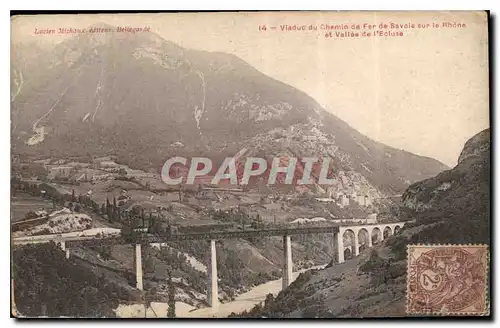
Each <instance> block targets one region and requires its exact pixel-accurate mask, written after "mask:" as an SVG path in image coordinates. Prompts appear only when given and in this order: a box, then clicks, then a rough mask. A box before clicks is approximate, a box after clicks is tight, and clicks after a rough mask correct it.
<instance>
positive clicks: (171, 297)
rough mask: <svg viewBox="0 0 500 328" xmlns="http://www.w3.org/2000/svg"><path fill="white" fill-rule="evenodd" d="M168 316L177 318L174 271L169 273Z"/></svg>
mask: <svg viewBox="0 0 500 328" xmlns="http://www.w3.org/2000/svg"><path fill="white" fill-rule="evenodd" d="M167 318H175V286H174V283H173V282H172V273H171V272H169V273H168V311H167Z"/></svg>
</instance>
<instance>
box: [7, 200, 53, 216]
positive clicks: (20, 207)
mask: <svg viewBox="0 0 500 328" xmlns="http://www.w3.org/2000/svg"><path fill="white" fill-rule="evenodd" d="M42 208H43V209H47V210H50V209H52V202H50V201H47V200H44V199H41V198H40V197H37V196H31V195H28V194H22V193H17V194H16V196H15V197H12V198H11V201H10V213H11V221H12V222H16V221H20V220H23V219H24V217H25V216H26V214H27V213H28V212H29V211H37V210H40V209H42Z"/></svg>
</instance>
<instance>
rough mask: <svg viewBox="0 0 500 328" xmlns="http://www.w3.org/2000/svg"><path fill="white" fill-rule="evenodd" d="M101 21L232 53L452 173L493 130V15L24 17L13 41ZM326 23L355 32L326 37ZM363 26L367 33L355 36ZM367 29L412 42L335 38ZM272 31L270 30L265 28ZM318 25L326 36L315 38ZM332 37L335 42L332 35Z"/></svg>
mask: <svg viewBox="0 0 500 328" xmlns="http://www.w3.org/2000/svg"><path fill="white" fill-rule="evenodd" d="M97 22H103V23H107V24H111V25H115V26H129V27H144V26H149V27H150V28H151V31H152V32H155V33H157V34H159V35H160V36H162V37H163V38H165V39H166V40H169V41H172V42H174V43H176V44H178V45H180V46H182V47H185V48H190V49H197V50H206V51H219V52H227V53H232V54H234V55H236V56H238V57H240V58H241V59H243V60H245V61H246V62H248V63H249V64H250V65H252V66H253V67H255V68H256V69H258V70H259V71H261V72H263V73H265V74H267V75H269V76H271V77H273V78H275V79H277V80H280V81H282V82H284V83H287V84H289V85H291V86H293V87H295V88H297V89H299V90H301V91H304V92H305V93H307V94H308V95H310V96H311V97H313V98H314V99H315V100H316V101H317V102H318V103H319V104H320V105H322V106H323V107H324V108H325V109H326V110H328V111H330V112H331V113H333V114H334V115H336V116H338V117H339V118H341V119H342V120H344V121H346V122H347V123H348V124H349V125H350V126H352V127H353V128H355V129H356V130H358V131H359V132H361V133H363V134H364V135H366V136H368V137H370V138H372V139H374V140H377V141H380V142H383V143H385V144H387V145H390V146H392V147H395V148H398V149H404V150H407V151H410V152H412V153H415V154H418V155H422V156H428V157H432V158H435V159H438V160H440V161H441V162H443V163H445V164H447V165H448V166H451V167H452V166H454V165H456V163H457V159H458V156H459V155H460V152H461V150H462V148H463V145H464V143H465V142H466V141H467V140H468V139H469V138H470V137H472V136H473V135H475V134H476V133H478V132H480V131H482V130H483V129H485V128H488V127H489V99H488V86H489V83H488V32H487V17H486V14H485V13H483V12H440V13H437V12H413V13H403V12H385V13H382V12H379V13H372V12H341V13H340V12H305V13H298V12H288V13H286V12H273V13H238V14H235V13H206V14H196V13H184V14H126V15H121V16H117V15H78V16H65V15H58V16H38V17H36V18H33V17H17V18H14V19H13V21H12V34H11V35H12V40H13V42H16V41H19V40H22V41H25V40H30V41H37V42H40V43H44V44H45V43H52V42H59V41H61V40H63V39H64V37H65V36H63V35H35V33H34V31H35V28H37V29H45V28H54V29H57V28H63V27H65V28H69V27H73V28H83V27H86V26H88V25H91V24H95V23H97ZM446 22H448V23H450V24H449V26H451V27H445V26H444V25H443V23H446ZM391 23H392V24H393V25H392V26H393V27H394V28H390V27H391ZM452 23H460V24H465V27H463V25H462V27H457V26H456V25H453V24H452ZM322 24H324V25H347V26H348V27H349V29H344V30H339V29H336V30H324V29H321V26H322ZM353 24H358V25H360V29H358V30H356V29H352V25H353ZM364 24H368V25H372V26H373V25H375V26H376V29H378V27H379V25H380V24H386V25H387V26H388V27H389V28H387V29H383V31H384V32H388V31H389V32H391V33H395V32H402V33H403V36H377V37H353V38H339V37H335V32H357V33H360V34H361V33H362V32H366V33H369V32H371V33H373V30H374V29H369V28H368V27H367V26H366V27H365V25H364ZM394 24H398V25H399V24H402V25H403V27H402V28H396V26H395V25H394ZM404 24H408V25H411V24H414V27H413V28H412V27H411V26H410V27H409V28H405V27H404ZM418 24H421V27H419V25H418ZM427 24H429V25H427ZM264 25H265V26H266V30H264V29H263V28H261V29H260V30H259V26H261V27H263V26H264ZM282 25H289V26H294V25H297V26H303V25H305V27H306V31H301V30H299V31H297V30H295V31H294V30H292V31H282V30H281V26H282ZM310 25H314V26H317V27H318V29H317V30H307V28H308V27H309V26H310ZM271 27H276V29H271ZM328 32H332V35H333V37H326V36H325V34H326V33H328Z"/></svg>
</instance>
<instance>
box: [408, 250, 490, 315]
mask: <svg viewBox="0 0 500 328" xmlns="http://www.w3.org/2000/svg"><path fill="white" fill-rule="evenodd" d="M487 275H488V246H487V245H408V269H407V288H406V301H407V308H406V311H407V313H408V314H410V315H412V314H417V315H418V314H423V315H447V316H449V315H487V314H488V312H489V311H488V308H489V304H488V302H487V292H488V288H487V286H488V285H487V283H488V277H487Z"/></svg>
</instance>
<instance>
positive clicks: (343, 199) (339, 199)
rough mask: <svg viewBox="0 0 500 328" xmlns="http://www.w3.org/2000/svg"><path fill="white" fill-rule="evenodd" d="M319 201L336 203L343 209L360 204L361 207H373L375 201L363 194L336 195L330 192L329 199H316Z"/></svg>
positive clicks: (340, 193)
mask: <svg viewBox="0 0 500 328" xmlns="http://www.w3.org/2000/svg"><path fill="white" fill-rule="evenodd" d="M316 200H318V201H322V202H329V203H336V204H337V205H339V206H341V207H345V206H349V205H353V204H355V203H356V204H358V205H359V206H366V207H368V206H371V205H372V203H373V200H372V198H371V196H370V195H368V194H362V193H352V194H345V193H342V192H338V193H336V194H334V193H333V192H328V198H316Z"/></svg>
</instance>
